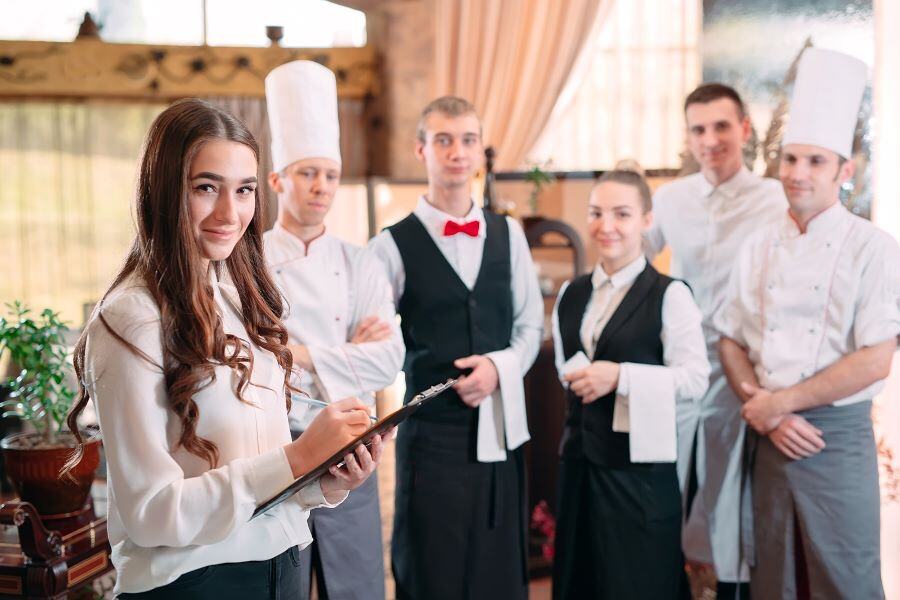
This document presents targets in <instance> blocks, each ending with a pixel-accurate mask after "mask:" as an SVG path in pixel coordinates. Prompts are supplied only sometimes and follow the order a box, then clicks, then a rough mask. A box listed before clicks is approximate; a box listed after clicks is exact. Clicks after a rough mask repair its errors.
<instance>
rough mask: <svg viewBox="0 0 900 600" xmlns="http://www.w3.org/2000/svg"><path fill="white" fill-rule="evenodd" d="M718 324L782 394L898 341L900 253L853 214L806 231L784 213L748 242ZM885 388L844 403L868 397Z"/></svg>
mask: <svg viewBox="0 0 900 600" xmlns="http://www.w3.org/2000/svg"><path fill="white" fill-rule="evenodd" d="M714 325H715V327H716V328H717V329H718V330H719V331H720V332H721V333H722V335H726V336H728V337H730V338H732V339H733V340H735V341H736V342H737V343H739V344H741V345H742V346H744V347H746V348H747V349H748V354H749V357H750V360H751V362H752V363H753V365H754V370H755V372H756V376H757V377H758V379H759V382H760V384H761V385H762V386H763V387H765V388H767V389H769V390H780V389H783V388H786V387H789V386H792V385H795V384H797V383H799V382H801V381H803V380H804V379H808V378H809V377H812V376H813V375H815V374H816V373H818V372H819V371H821V370H822V369H824V368H826V367H828V366H830V365H831V364H833V363H835V362H837V361H838V360H840V359H841V358H842V357H844V356H846V355H847V354H850V353H852V352H855V351H856V350H859V349H861V348H864V347H866V346H872V345H875V344H878V343H881V342H884V341H885V340H889V339H891V338H894V339H896V338H897V335H898V334H900V247H898V245H897V242H896V241H895V240H894V239H893V238H891V236H890V235H888V234H887V233H885V232H884V231H882V230H880V229H878V228H877V227H875V226H874V225H872V223H870V222H869V221H867V220H865V219H862V218H860V217H857V216H855V215H853V214H851V213H850V212H849V211H847V209H846V208H844V207H843V206H842V205H841V204H840V203H836V204H834V205H833V206H832V207H831V208H829V209H827V210H825V211H824V212H822V213H821V214H819V215H818V216H816V217H815V218H814V219H813V220H812V221H810V223H809V225H808V226H807V230H806V233H801V232H800V230H799V228H798V226H797V223H796V222H795V221H794V219H793V218H791V216H790V215H789V214H788V213H785V214H784V216H783V218H782V219H781V221H780V222H779V223H778V225H777V226H775V227H773V228H771V229H770V230H768V231H763V232H760V233H759V234H758V235H755V236H753V237H751V238H750V239H749V240H747V244H746V245H745V246H744V247H743V248H742V249H741V252H740V254H739V256H738V260H737V261H736V262H735V264H734V266H733V273H732V278H731V282H730V284H729V288H728V296H727V301H726V302H725V303H724V304H723V306H722V308H721V310H720V311H719V312H718V313H717V314H716V315H715V318H714ZM883 387H884V382H883V381H879V382H876V383H874V384H872V385H871V386H869V387H868V388H866V389H864V390H861V391H859V392H857V393H856V394H853V395H851V396H848V397H846V398H842V399H841V400H838V401H837V402H835V403H834V404H835V405H836V406H839V405H844V404H852V403H854V402H859V401H861V400H868V399H871V398H872V397H873V396H874V395H875V394H877V393H878V392H879V391H881V389H882V388H883Z"/></svg>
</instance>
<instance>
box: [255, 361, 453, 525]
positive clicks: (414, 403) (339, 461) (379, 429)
mask: <svg viewBox="0 0 900 600" xmlns="http://www.w3.org/2000/svg"><path fill="white" fill-rule="evenodd" d="M455 383H456V379H455V378H454V379H448V380H447V381H445V382H444V383H439V384H438V385H434V386H432V387H430V388H428V389H427V390H425V391H424V392H420V393H419V394H416V395H415V396H414V397H413V398H412V399H411V400H410V401H409V402H408V403H407V404H405V405H404V406H402V407H401V408H398V409H397V410H395V411H394V412H392V413H391V414H389V415H387V416H386V417H385V418H383V419H382V420H380V421H378V422H377V423H375V424H373V425H372V426H371V427H369V428H368V429H367V430H366V431H364V432H363V433H362V434H360V435H359V436H357V437H356V439H354V440H353V441H351V442H350V443H349V444H347V445H346V446H344V447H343V448H341V449H340V450H338V451H337V452H335V453H334V454H332V455H331V456H330V457H329V458H327V459H326V460H325V461H324V462H323V463H321V464H320V465H319V466H318V467H316V468H315V469H313V470H312V471H310V472H309V473H306V474H305V475H302V476H300V477H298V478H297V479H295V480H294V482H293V483H292V484H291V485H289V486H287V487H286V488H284V490H282V491H281V492H280V493H279V494H277V495H276V496H274V497H273V498H271V499H270V500H266V501H265V502H263V503H262V504H260V505H259V506H257V507H256V510H254V511H253V515H252V516H251V517H250V520H251V521H252V520H253V519H255V518H256V517H258V516H259V515H261V514H263V513H264V512H266V511H267V510H269V509H271V508H274V507H276V506H278V505H279V504H281V503H282V502H284V501H285V500H287V499H288V498H290V497H291V496H293V495H294V494H296V493H297V492H299V491H300V490H302V489H303V488H305V487H307V486H308V485H311V484H313V483H315V482H316V481H318V480H319V478H320V477H322V475H324V474H325V473H327V472H328V470H329V469H330V468H331V467H333V466H335V465H338V466H343V465H344V457H345V456H347V455H348V454H350V453H351V452H352V451H353V450H354V449H355V448H356V447H357V446H359V445H360V444H365V445H366V446H368V445H369V444H371V443H372V438H374V437H375V436H376V435H380V434H382V433H384V432H385V431H387V430H388V429H390V428H391V427H394V426H396V425H398V424H399V423H400V422H402V421H404V420H406V419H407V418H408V417H409V416H410V415H412V414H413V413H415V412H416V411H417V410H419V408H420V407H422V406H423V405H425V404H427V403H428V401H429V400H431V399H432V398H435V397H437V396H439V395H441V394H442V393H443V392H445V391H447V390H448V389H450V388H451V387H453V385H454V384H455Z"/></svg>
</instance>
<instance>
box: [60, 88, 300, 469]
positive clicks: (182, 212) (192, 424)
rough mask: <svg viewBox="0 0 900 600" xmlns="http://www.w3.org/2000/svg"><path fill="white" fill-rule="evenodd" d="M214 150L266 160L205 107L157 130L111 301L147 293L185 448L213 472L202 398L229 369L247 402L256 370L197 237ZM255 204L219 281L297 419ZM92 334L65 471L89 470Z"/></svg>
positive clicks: (221, 114)
mask: <svg viewBox="0 0 900 600" xmlns="http://www.w3.org/2000/svg"><path fill="white" fill-rule="evenodd" d="M210 140H228V141H232V142H237V143H240V144H243V145H245V146H247V147H249V148H250V149H251V150H252V151H253V154H254V155H255V156H256V158H257V160H258V159H259V146H258V144H257V143H256V140H255V139H254V138H253V135H252V134H251V133H250V132H249V131H248V130H247V128H246V126H245V125H244V124H243V123H242V122H241V121H239V120H238V119H237V118H235V117H234V116H232V115H230V114H229V113H227V112H225V111H223V110H221V109H219V108H216V107H215V106H213V105H211V104H209V103H208V102H204V101H202V100H197V99H188V100H181V101H178V102H175V103H174V104H172V105H171V106H170V107H169V108H167V109H166V110H165V111H163V112H162V113H160V115H159V116H158V117H157V118H156V120H155V121H154V122H153V124H152V125H151V126H150V131H149V132H148V133H147V139H146V141H145V144H144V150H143V157H142V159H141V168H140V176H139V179H138V186H137V197H136V212H137V237H135V240H134V243H133V244H132V247H131V250H130V251H129V253H128V256H127V257H126V259H125V264H124V265H123V266H122V268H121V270H120V271H119V273H118V275H116V278H115V280H114V281H113V283H112V285H110V287H109V289H108V290H107V292H106V294H104V298H105V297H106V295H107V294H109V292H110V291H112V290H113V289H115V288H116V287H117V286H119V285H120V284H122V282H123V281H125V280H126V279H128V278H130V277H135V278H137V279H139V280H141V281H142V282H144V284H145V285H146V287H147V289H148V291H149V292H150V294H151V295H152V297H153V299H154V300H155V301H156V303H157V305H158V306H159V311H160V327H161V336H162V338H161V339H162V349H163V365H157V366H158V367H159V368H160V369H161V370H162V372H163V375H164V379H165V386H166V392H167V397H168V404H169V408H170V409H171V410H172V412H174V413H175V415H177V416H178V418H179V419H180V420H181V436H180V438H179V440H178V446H181V447H184V448H185V449H186V450H187V451H188V452H190V453H191V454H194V455H196V456H198V457H200V458H202V459H204V460H206V461H208V462H209V465H210V468H214V467H215V466H216V465H217V464H218V459H219V451H218V448H217V447H216V445H215V444H214V443H213V442H211V441H209V440H206V439H203V438H201V437H200V436H198V435H197V419H198V417H199V410H198V407H197V404H196V403H195V402H194V399H193V397H194V394H196V393H197V392H198V391H200V390H201V389H203V388H204V387H206V386H207V385H209V384H210V383H212V381H213V380H214V379H215V371H214V369H215V367H216V366H220V365H227V366H228V367H230V368H231V369H232V370H234V371H235V372H236V373H237V375H238V382H237V384H236V390H235V391H236V393H237V395H238V397H239V398H240V399H241V400H242V401H243V396H242V393H243V391H244V389H245V388H246V387H247V385H248V383H249V382H250V373H251V371H252V369H253V354H252V353H251V352H250V348H249V347H248V343H247V341H245V340H242V339H241V338H238V337H236V336H234V335H231V334H226V333H225V332H224V330H223V328H222V321H221V318H220V317H219V315H218V314H217V312H216V305H215V301H214V299H213V291H212V287H211V286H210V283H209V277H208V273H207V272H205V271H204V269H203V268H202V264H203V262H202V256H201V253H200V246H199V244H198V242H197V240H196V239H195V238H194V235H193V230H192V224H191V217H190V208H189V203H188V198H189V192H190V189H191V188H190V183H189V180H190V167H191V163H192V161H193V158H194V157H195V156H196V154H197V152H198V151H199V149H200V147H201V146H202V145H203V144H204V143H206V142H208V141H210ZM255 196H256V199H255V207H256V210H255V213H254V216H253V219H252V220H251V222H250V224H249V225H248V227H247V230H246V232H245V233H244V235H243V236H242V237H241V239H240V240H239V241H238V242H237V244H236V245H235V247H234V250H233V251H232V253H231V256H229V257H228V258H227V259H226V260H224V261H222V262H223V263H224V264H217V263H211V264H212V265H214V267H213V268H215V269H216V270H217V273H220V272H221V271H222V270H227V272H228V274H229V276H230V278H231V282H232V283H233V284H234V286H235V288H237V292H238V295H239V297H240V301H241V308H242V310H241V313H242V316H243V321H244V326H245V327H246V330H247V334H248V337H249V338H250V339H249V342H250V343H252V344H254V345H256V346H258V347H260V348H263V349H265V350H268V351H270V352H272V353H273V354H274V355H275V357H276V358H277V359H278V363H279V364H280V365H281V367H282V368H283V369H284V372H285V375H284V383H285V391H284V396H285V397H284V399H285V406H286V410H290V405H291V391H292V390H293V388H292V386H291V385H290V382H289V377H290V374H291V367H292V360H291V353H290V351H289V350H288V349H287V347H286V344H287V330H286V329H285V327H284V325H283V324H282V322H281V320H280V319H281V314H282V308H283V306H282V298H281V295H280V294H279V292H278V289H277V287H276V286H275V284H274V282H273V281H272V279H271V277H270V276H269V272H268V270H267V268H266V264H265V260H264V258H263V242H262V234H263V228H262V221H261V220H262V214H263V213H262V210H261V208H262V207H261V200H260V195H259V192H258V191H257V192H255ZM220 274H221V273H220ZM102 302H103V301H102V300H101V303H100V309H99V310H98V311H97V316H98V318H99V319H100V321H101V322H102V323H103V325H104V326H105V327H106V329H107V330H108V331H109V332H110V334H111V335H112V336H113V337H115V338H116V339H117V340H118V341H119V342H121V343H122V344H124V345H125V346H126V347H128V348H129V349H130V350H131V351H132V352H135V353H136V354H138V355H139V356H142V357H143V358H144V359H145V360H148V361H150V362H151V363H152V362H153V361H152V360H151V359H150V358H149V357H148V356H147V355H146V354H145V353H143V352H141V351H140V350H139V349H138V348H136V347H135V346H134V345H133V344H131V343H130V342H128V340H126V339H124V338H123V337H122V336H121V335H119V334H118V333H117V332H115V331H113V330H112V328H111V327H110V326H109V323H107V322H106V320H105V319H104V318H103V312H102V306H103V304H102ZM87 331H88V328H85V332H84V333H82V335H81V338H80V339H79V340H78V344H77V345H76V347H75V357H74V365H75V372H76V374H77V376H78V380H79V382H80V386H79V395H78V399H77V401H76V403H75V405H74V406H73V407H72V410H71V411H70V412H69V415H68V419H67V424H68V426H69V429H70V430H71V431H72V433H73V434H74V435H75V437H76V439H77V440H78V443H79V447H78V450H77V451H76V455H75V456H73V458H72V460H71V461H69V464H68V465H67V467H66V470H69V469H71V467H72V466H74V465H75V464H77V462H78V460H80V455H81V448H82V444H83V439H82V435H81V433H80V432H79V430H78V424H77V420H78V416H79V415H80V414H81V412H82V411H83V410H84V407H85V406H86V405H87V402H88V400H90V393H89V392H88V389H87V387H86V384H85V378H84V377H85V368H84V365H85V346H86V342H87ZM178 446H176V447H178Z"/></svg>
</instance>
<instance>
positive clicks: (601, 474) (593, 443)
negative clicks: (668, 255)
mask: <svg viewBox="0 0 900 600" xmlns="http://www.w3.org/2000/svg"><path fill="white" fill-rule="evenodd" d="M652 222H653V213H652V212H651V204H650V189H649V187H648V186H647V182H646V181H645V180H644V178H643V177H642V176H641V175H640V174H638V173H636V172H634V171H628V170H613V171H610V172H608V173H606V174H604V175H603V176H602V177H601V178H600V179H599V181H598V182H597V184H596V185H595V186H594V188H593V190H592V191H591V195H590V198H589V201H588V233H589V234H590V237H591V238H592V239H593V240H594V242H595V244H596V248H597V254H598V256H599V260H598V262H597V265H596V267H594V270H593V272H592V273H588V274H586V275H581V276H579V277H576V278H575V279H573V280H572V281H571V282H569V283H568V284H567V285H565V286H564V287H563V288H562V289H561V290H560V293H559V299H558V300H557V304H556V308H555V310H554V312H553V341H554V345H555V351H556V366H557V369H558V371H559V374H560V378H561V379H562V380H563V381H564V383H565V385H566V386H567V388H568V390H567V393H566V398H567V404H568V406H567V411H566V421H565V429H564V432H563V438H562V442H561V444H560V455H561V463H560V476H559V498H558V502H557V507H558V508H557V512H558V514H557V522H556V540H555V549H556V554H555V558H554V561H553V598H554V599H555V600H563V599H577V598H594V599H597V600H604V599H610V600H613V599H618V598H630V599H647V600H651V599H653V600H656V599H659V598H678V597H680V595H679V594H680V591H681V589H682V588H681V586H682V585H683V584H685V583H686V582H685V581H684V580H683V577H684V569H683V566H682V565H683V562H682V556H681V522H682V520H681V493H680V489H679V469H677V467H676V459H677V460H678V462H681V463H683V462H684V459H686V458H687V457H686V456H683V455H682V456H679V455H678V448H679V446H680V445H679V443H678V442H679V440H678V437H679V436H678V433H679V431H678V430H679V428H678V424H679V418H678V417H679V413H682V414H684V412H685V409H688V410H687V411H686V412H687V413H691V412H692V411H691V410H690V409H689V407H690V406H691V404H692V403H693V402H695V401H696V400H697V399H698V398H700V397H702V396H703V394H704V392H706V386H707V379H708V377H709V361H708V360H707V358H706V346H705V345H704V341H703V332H702V330H701V327H700V320H701V315H700V309H698V308H697V305H696V304H695V303H694V299H693V297H692V296H691V292H690V290H689V289H688V288H687V286H686V285H685V284H683V283H682V282H680V281H677V280H673V279H671V278H669V277H666V276H664V275H661V274H660V273H658V272H657V271H656V269H654V268H653V266H652V265H650V264H648V263H647V261H646V260H644V255H643V252H642V248H641V243H642V234H643V233H644V232H645V231H647V229H649V227H650V225H651V224H652ZM690 435H693V433H690ZM682 437H684V434H682ZM681 446H683V444H681ZM681 473H684V471H683V470H681ZM681 483H682V484H683V481H682V482H681Z"/></svg>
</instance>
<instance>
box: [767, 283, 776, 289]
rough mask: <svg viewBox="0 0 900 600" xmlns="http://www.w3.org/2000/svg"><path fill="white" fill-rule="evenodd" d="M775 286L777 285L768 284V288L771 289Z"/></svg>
mask: <svg viewBox="0 0 900 600" xmlns="http://www.w3.org/2000/svg"><path fill="white" fill-rule="evenodd" d="M774 287H775V286H774V285H772V284H771V283H770V284H769V285H767V286H766V288H768V289H769V290H771V289H772V288H774Z"/></svg>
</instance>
